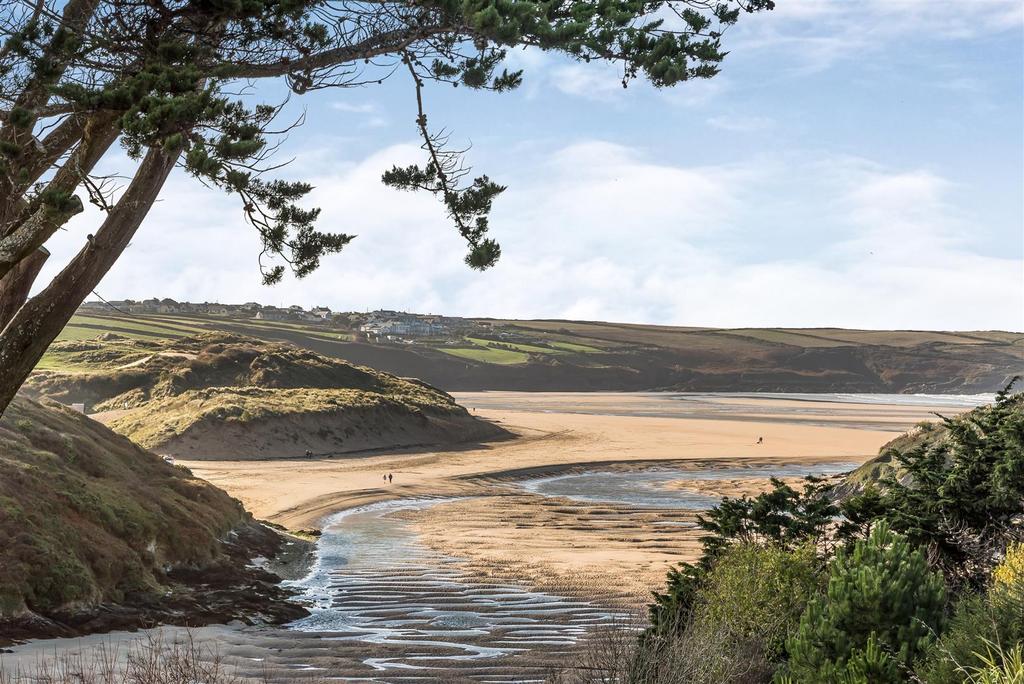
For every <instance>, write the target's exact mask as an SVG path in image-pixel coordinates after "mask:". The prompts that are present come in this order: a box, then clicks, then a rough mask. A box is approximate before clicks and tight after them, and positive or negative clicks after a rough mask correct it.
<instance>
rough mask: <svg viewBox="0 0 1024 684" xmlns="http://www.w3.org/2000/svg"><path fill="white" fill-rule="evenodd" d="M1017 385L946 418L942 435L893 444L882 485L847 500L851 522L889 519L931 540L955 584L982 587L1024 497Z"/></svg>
mask: <svg viewBox="0 0 1024 684" xmlns="http://www.w3.org/2000/svg"><path fill="white" fill-rule="evenodd" d="M1011 386H1012V383H1011V385H1009V386H1007V387H1006V388H1005V389H1004V390H1003V391H1002V392H999V393H998V394H997V395H996V401H995V402H994V403H992V404H990V405H987V406H981V407H979V408H977V409H975V410H973V411H970V412H968V413H964V414H961V415H959V416H956V417H954V418H944V419H943V422H942V430H941V431H940V432H938V433H937V434H938V435H939V436H936V437H934V438H932V439H929V440H925V441H924V442H922V443H918V444H916V445H914V446H913V447H912V448H910V449H907V450H899V449H893V450H890V451H889V452H887V453H886V454H885V455H886V456H887V457H890V458H891V459H892V462H893V464H894V465H895V468H894V469H892V470H891V471H890V473H889V475H887V476H886V477H884V478H883V479H882V481H881V483H880V484H881V489H880V490H879V489H873V488H872V489H869V490H866V491H865V492H864V494H862V495H860V496H857V497H853V498H851V499H848V500H847V501H845V502H844V503H843V505H842V509H843V514H844V515H845V516H846V518H847V519H848V520H849V523H848V524H847V526H846V527H851V526H852V527H857V526H858V525H860V526H863V525H869V524H870V523H871V522H872V520H874V519H878V518H881V519H884V520H886V521H887V522H888V523H889V525H890V527H892V529H893V530H896V531H897V532H900V533H902V534H905V535H907V536H908V537H909V538H910V541H911V542H912V543H914V544H917V545H920V546H926V547H928V550H929V555H930V556H931V557H932V558H933V560H934V562H935V563H937V564H938V565H939V567H941V568H942V570H943V572H944V574H945V577H946V580H947V581H948V582H950V584H951V586H952V587H953V588H954V589H962V588H973V589H975V590H977V589H980V588H982V587H983V586H984V585H985V584H986V583H987V582H988V579H989V576H990V574H991V572H992V569H993V567H994V566H995V564H996V563H997V562H998V561H999V554H998V553H993V550H998V551H1001V550H1002V549H1004V548H1005V547H1006V544H1007V542H1008V541H1009V540H1010V539H1012V538H1013V534H1014V533H1013V530H1014V528H1015V520H1017V519H1018V517H1019V516H1020V515H1021V513H1022V505H1021V502H1022V501H1024V395H1022V394H1017V395H1012V394H1010V389H1011Z"/></svg>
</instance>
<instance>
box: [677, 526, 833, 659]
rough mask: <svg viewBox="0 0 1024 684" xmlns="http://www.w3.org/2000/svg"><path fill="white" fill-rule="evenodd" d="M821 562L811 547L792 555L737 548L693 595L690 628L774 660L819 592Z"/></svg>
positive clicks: (771, 549) (753, 547)
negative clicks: (810, 601)
mask: <svg viewBox="0 0 1024 684" xmlns="http://www.w3.org/2000/svg"><path fill="white" fill-rule="evenodd" d="M821 576H822V573H821V562H820V561H819V560H818V558H817V555H816V553H815V549H814V547H812V546H809V545H808V546H803V547H801V548H799V549H797V550H796V551H787V550H785V549H782V548H779V547H774V546H772V547H760V546H756V545H754V544H739V545H736V546H734V547H733V548H731V549H730V550H729V551H727V552H726V553H725V554H724V555H723V556H722V557H721V558H720V559H718V561H717V562H716V563H715V565H714V568H713V569H712V571H711V572H710V573H709V574H708V576H707V578H706V581H705V582H704V585H703V586H702V587H701V588H700V590H699V591H698V592H697V599H696V606H695V610H694V614H693V620H692V625H691V627H690V629H695V630H698V631H703V632H708V633H713V634H714V635H715V637H716V639H717V641H719V642H721V643H722V644H723V646H724V649H725V650H726V651H728V650H729V648H730V646H729V645H730V644H739V643H744V644H748V645H751V644H752V645H755V646H756V647H757V649H758V650H760V651H761V652H762V653H763V654H764V655H765V657H766V658H767V659H768V660H769V661H777V660H778V659H779V658H780V657H781V656H782V653H783V650H784V648H785V643H786V639H787V638H788V637H790V636H791V635H792V634H793V633H795V632H796V628H797V625H798V624H799V622H800V616H801V615H802V614H803V612H804V609H805V607H806V606H807V601H808V600H809V599H810V598H811V597H812V596H813V595H814V594H816V593H817V592H818V590H819V588H820V583H821Z"/></svg>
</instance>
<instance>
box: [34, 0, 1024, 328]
mask: <svg viewBox="0 0 1024 684" xmlns="http://www.w3.org/2000/svg"><path fill="white" fill-rule="evenodd" d="M778 5H779V7H778V9H777V10H776V11H775V12H772V13H767V14H761V15H756V16H747V17H743V18H742V20H741V22H740V24H739V25H737V26H736V27H733V28H732V29H730V31H729V32H728V33H727V35H726V39H725V42H726V45H727V48H728V49H730V50H731V54H730V55H729V56H728V57H727V59H726V61H725V63H724V65H723V72H722V74H721V75H720V76H718V77H716V78H715V79H713V80H711V81H702V82H693V83H684V84H682V85H680V86H678V87H676V88H674V89H669V90H663V91H658V90H655V89H653V88H651V87H650V86H647V85H645V84H643V83H634V84H632V85H631V86H630V88H629V89H627V90H623V89H622V87H621V85H620V83H619V77H618V75H617V72H616V69H615V68H614V67H611V66H606V65H597V64H586V65H585V64H576V63H574V62H572V61H569V60H566V59H563V58H560V57H558V56H555V55H550V54H544V53H540V52H536V51H530V52H516V53H514V54H513V55H511V57H510V59H511V62H512V64H513V66H521V67H523V68H525V69H526V74H525V83H524V85H523V87H522V88H521V89H520V90H519V91H516V92H514V93H511V94H503V95H496V94H491V93H478V92H470V91H467V90H465V89H461V88H460V89H452V88H450V87H443V86H434V87H431V88H429V89H428V91H427V104H428V107H429V114H430V123H431V125H432V126H433V127H439V126H445V127H447V128H448V129H449V130H451V131H452V133H453V138H452V140H453V143H456V144H457V143H460V142H463V141H464V142H467V143H468V142H471V143H472V146H473V147H472V150H471V152H470V157H469V159H470V161H471V163H472V164H473V165H474V167H475V170H477V171H480V172H485V173H488V174H489V175H491V176H492V177H493V178H495V179H496V180H498V181H500V182H503V183H506V184H508V185H509V190H508V191H507V192H506V193H505V194H504V195H503V196H502V197H501V198H500V199H499V200H498V201H497V203H496V205H495V210H494V213H493V216H492V226H493V227H492V231H493V234H494V237H495V238H497V239H498V240H499V241H500V242H501V243H502V246H503V250H504V256H503V259H502V261H501V262H499V264H498V265H497V266H496V267H495V268H494V269H492V270H491V271H488V272H486V273H478V272H474V271H470V270H469V269H468V268H466V267H465V266H464V265H463V264H462V257H463V255H464V248H463V246H462V245H461V244H460V240H459V238H458V237H457V235H456V234H455V231H454V230H453V229H452V228H451V227H450V226H448V225H447V224H446V222H445V218H444V215H443V210H442V208H441V207H440V206H439V205H437V204H436V203H435V202H434V201H433V200H432V199H430V198H428V197H420V196H416V195H409V194H403V193H397V192H396V191H393V190H390V189H387V188H384V187H383V186H381V184H380V182H379V178H380V173H381V172H382V171H383V170H384V169H386V168H388V167H390V165H391V164H392V163H395V162H406V161H413V160H417V159H418V158H419V157H420V152H419V150H418V148H417V145H418V143H417V140H416V137H415V128H414V116H415V114H414V109H413V107H414V101H413V94H412V90H411V88H410V87H409V84H408V82H407V81H406V80H405V79H403V78H401V76H402V74H398V75H396V77H395V78H394V79H392V80H391V81H389V82H387V83H386V84H385V85H384V86H381V87H366V88H355V89H349V90H332V91H324V92H318V93H315V94H312V95H310V96H306V97H303V98H297V99H295V100H294V101H293V102H292V103H291V105H290V109H289V112H290V113H292V114H293V115H294V114H297V113H298V112H300V111H302V110H303V109H304V110H305V111H306V113H307V123H306V124H305V125H304V126H303V127H302V128H301V129H299V130H297V131H295V132H293V133H292V134H291V135H290V136H289V138H288V140H287V142H286V143H285V144H284V146H283V149H282V152H281V154H282V156H284V157H294V158H295V161H294V162H293V163H292V165H291V166H290V167H289V168H288V169H287V170H286V172H285V173H286V174H287V175H290V176H294V177H303V178H307V179H310V180H311V181H312V182H313V183H314V184H315V185H316V186H317V190H316V191H315V193H314V196H313V198H312V200H313V203H314V204H317V205H319V206H321V207H323V211H324V213H323V218H322V226H323V227H325V228H330V229H336V230H340V231H346V232H352V233H356V234H358V235H359V237H358V239H357V240H356V241H354V242H353V243H352V244H351V245H350V246H349V247H348V248H347V249H346V251H345V252H343V253H342V254H341V255H338V256H334V257H331V258H329V259H328V260H327V261H326V262H325V264H324V266H323V267H322V269H321V270H320V271H319V272H317V273H315V274H314V275H312V276H310V277H308V278H306V279H304V280H302V281H296V280H294V279H287V280H286V282H284V283H282V284H280V285H278V286H275V287H272V288H266V287H263V286H262V285H261V284H260V280H259V273H258V270H257V268H256V255H257V253H258V245H257V242H256V240H255V238H254V236H253V235H252V234H251V230H250V229H249V228H247V227H246V226H245V225H244V224H243V222H242V219H241V213H240V212H239V211H238V209H237V207H236V205H235V204H234V201H233V200H232V199H231V198H229V197H226V196H223V195H220V194H217V193H215V192H213V191H211V190H207V189H205V188H202V187H201V186H198V185H197V184H196V183H194V182H192V181H189V180H188V179H186V178H184V177H181V176H175V177H173V178H172V179H171V181H170V182H169V183H168V185H167V187H166V188H165V191H164V193H163V195H162V200H161V202H160V204H159V205H158V206H157V207H156V208H155V209H154V210H153V212H152V213H151V216H150V218H149V219H148V220H147V223H146V224H145V225H144V226H143V228H142V229H141V231H140V234H139V235H138V236H137V238H136V240H135V241H134V242H133V244H132V246H131V247H130V248H129V250H128V251H127V252H126V254H125V256H124V257H123V259H122V261H121V262H120V263H119V264H118V265H117V266H115V267H114V269H113V270H112V271H111V273H110V274H109V275H108V276H107V278H106V279H105V280H104V281H103V283H102V284H101V286H100V287H99V288H98V292H99V293H100V294H101V295H103V296H104V297H106V298H121V297H136V298H140V297H146V296H161V297H165V296H167V297H173V298H176V299H182V300H185V299H187V300H193V301H197V300H198V301H203V300H209V301H222V302H241V301H247V300H256V301H261V302H264V303H271V304H282V303H283V304H292V303H299V304H306V305H313V304H323V305H328V306H330V307H332V308H334V309H357V310H364V309H373V308H398V309H408V310H415V311H423V312H436V313H446V314H453V315H481V316H495V317H518V318H527V317H546V318H552V317H558V318H586V319H610V320H618V321H631V322H647V323H664V324H679V325H716V326H730V327H741V326H755V325H757V326H763V325H786V326H826V325H836V326H848V327H873V328H934V329H938V328H942V329H981V328H1004V329H1014V330H1024V157H1022V155H1024V138H1022V131H1024V101H1022V97H1024V81H1022V79H1024V55H1022V27H1024V20H1022V16H1021V15H1022V6H1021V3H1020V2H1019V0H1006V1H1004V0H961V1H958V2H954V1H953V0H857V1H854V0H849V1H846V0H834V1H821V2H811V1H810V0H779V2H778ZM263 92H265V93H267V94H268V95H270V96H273V93H274V89H271V88H264V91H263ZM115 163H116V162H115ZM93 221H95V216H90V215H86V216H83V217H79V219H76V222H75V224H74V225H73V226H72V227H71V229H70V230H69V231H68V232H66V233H63V234H62V235H61V237H60V240H59V242H58V243H57V244H56V245H55V250H54V251H55V258H54V259H53V265H52V266H51V268H56V267H57V266H58V265H59V263H60V261H61V257H66V255H68V254H70V253H71V252H72V251H73V250H75V249H77V248H78V246H79V245H80V244H81V240H82V239H83V234H84V233H85V232H89V231H88V230H87V229H86V226H88V225H90V223H91V222H93Z"/></svg>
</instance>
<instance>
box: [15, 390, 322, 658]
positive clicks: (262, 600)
mask: <svg viewBox="0 0 1024 684" xmlns="http://www.w3.org/2000/svg"><path fill="white" fill-rule="evenodd" d="M0 539H3V551H2V554H3V555H2V561H0V645H3V644H4V643H5V642H9V641H10V640H11V639H15V638H26V637H33V636H70V635H74V634H81V633H86V632H93V631H107V630H110V629H121V628H125V627H134V626H138V625H152V624H153V623H154V622H174V623H176V624H191V625H201V624H206V623H209V622H228V621H230V620H233V619H237V618H244V617H245V615H246V614H247V612H249V613H256V612H259V613H261V614H262V615H264V616H265V617H266V618H267V619H277V620H279V621H287V620H291V619H294V618H295V617H296V616H298V615H302V614H304V612H305V611H304V610H303V609H301V608H298V607H297V606H295V605H289V604H281V602H280V601H279V599H280V598H281V597H282V596H284V593H283V591H282V590H280V589H278V588H277V587H275V586H274V584H275V582H276V579H277V578H276V577H272V576H269V575H268V574H267V573H266V572H265V571H262V570H257V569H255V568H253V567H251V566H250V559H251V558H252V557H254V556H262V557H265V558H266V557H271V556H274V555H275V554H276V553H277V551H279V550H280V549H281V547H282V545H289V544H292V543H296V544H300V545H301V544H302V542H293V541H286V540H285V539H284V538H283V537H280V536H279V535H278V534H277V533H275V532H273V531H271V530H269V529H268V528H266V527H264V526H262V525H258V524H257V523H256V522H255V521H254V520H253V519H252V516H250V515H249V513H247V512H246V511H245V509H244V508H242V505H241V504H240V503H239V502H238V501H236V500H235V499H233V498H231V497H230V496H228V495H227V494H226V493H225V492H224V491H222V490H220V489H218V488H217V487H214V486H213V485H211V484H210V483H209V482H206V481H205V480H200V479H198V478H196V477H193V476H192V474H191V473H190V472H189V471H188V470H186V469H184V468H181V467H177V466H174V465H171V464H169V463H167V462H165V461H164V460H163V459H161V458H160V457H159V456H157V455H155V454H152V453H150V452H147V451H145V450H143V449H141V448H140V447H138V446H137V445H135V444H133V443H132V442H131V441H129V440H127V439H125V438H124V437H121V436H120V435H117V434H115V433H113V432H111V431H110V430H109V429H107V428H106V427H104V426H103V425H101V424H99V423H97V422H96V421H94V420H90V419H89V418H87V417H86V416H83V415H82V414H80V413H77V412H75V411H73V410H71V409H69V408H66V407H61V406H59V405H56V404H50V405H41V404H39V403H36V402H34V401H30V400H28V399H25V398H24V397H18V398H16V399H15V400H14V403H12V404H11V406H10V407H9V408H8V410H7V411H6V412H5V413H4V415H3V417H0Z"/></svg>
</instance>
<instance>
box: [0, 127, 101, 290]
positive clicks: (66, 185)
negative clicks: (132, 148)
mask: <svg viewBox="0 0 1024 684" xmlns="http://www.w3.org/2000/svg"><path fill="white" fill-rule="evenodd" d="M119 134H120V131H119V130H118V128H117V126H116V125H115V124H114V115H113V114H110V113H104V114H98V115H96V116H94V117H92V118H91V119H90V120H89V121H88V122H87V123H86V125H85V129H84V133H83V136H82V138H81V142H80V143H79V145H78V147H76V148H75V151H74V152H72V153H71V157H70V158H69V159H68V160H67V162H65V163H64V164H63V165H62V166H61V167H60V169H58V171H57V173H56V174H54V176H53V179H52V180H51V181H50V182H49V183H48V184H47V187H46V189H47V190H48V191H57V192H67V193H70V192H72V191H73V190H74V189H75V188H76V187H78V185H79V184H80V183H81V182H82V179H84V178H85V177H86V176H88V175H89V174H90V173H91V172H92V170H93V168H94V167H95V166H96V164H98V163H99V160H100V159H102V158H103V155H104V154H106V152H107V150H108V149H109V148H110V146H111V145H113V144H114V141H115V140H117V136H118V135H119ZM12 204H18V205H20V206H19V210H20V211H21V213H24V211H25V208H26V204H25V202H24V201H23V200H22V199H21V198H20V197H18V198H16V200H15V201H14V202H10V201H8V202H7V203H5V204H4V205H2V208H3V209H8V210H10V209H11V208H12ZM83 209H84V207H83V205H82V200H81V199H79V198H78V197H77V196H73V197H71V200H70V201H69V202H67V203H66V205H65V206H63V207H61V208H60V209H55V208H52V207H49V206H47V205H46V204H42V205H41V206H38V208H37V209H36V210H35V213H33V214H31V215H28V216H23V217H21V218H20V219H19V220H15V221H12V222H10V223H9V224H7V225H4V226H0V278H2V277H4V276H5V275H7V273H8V271H10V270H11V269H13V268H14V267H15V266H16V265H17V264H18V262H19V261H21V260H22V259H26V258H28V257H30V256H31V255H32V253H33V252H35V251H36V250H37V249H38V248H39V247H42V246H43V244H45V243H46V241H47V240H49V239H50V237H51V236H52V235H53V234H54V233H56V232H57V230H58V229H59V228H60V227H61V226H63V225H64V224H65V223H67V222H68V220H70V219H71V217H72V216H74V215H76V214H79V213H81V212H82V210H83ZM5 213H6V212H5Z"/></svg>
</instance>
